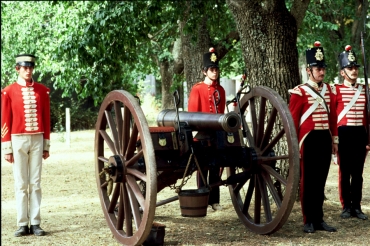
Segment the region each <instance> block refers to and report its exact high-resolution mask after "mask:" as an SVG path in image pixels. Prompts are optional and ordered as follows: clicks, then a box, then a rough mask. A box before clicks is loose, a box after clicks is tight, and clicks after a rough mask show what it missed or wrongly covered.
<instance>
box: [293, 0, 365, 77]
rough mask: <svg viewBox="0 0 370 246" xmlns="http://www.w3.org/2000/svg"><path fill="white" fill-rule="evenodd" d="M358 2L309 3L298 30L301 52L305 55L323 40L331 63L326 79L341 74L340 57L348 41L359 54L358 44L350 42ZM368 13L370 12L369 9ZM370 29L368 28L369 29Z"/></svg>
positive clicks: (327, 57)
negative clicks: (315, 43) (308, 49)
mask: <svg viewBox="0 0 370 246" xmlns="http://www.w3.org/2000/svg"><path fill="white" fill-rule="evenodd" d="M355 3H356V1H355V0H350V1H344V0H329V1H319V2H318V1H314V2H313V3H311V4H310V5H309V9H308V11H307V12H306V15H305V19H304V22H303V24H302V26H301V28H300V30H299V33H298V34H299V35H298V40H297V48H298V51H299V55H302V56H305V50H306V49H307V48H310V47H313V44H314V42H315V41H320V42H321V45H322V47H323V48H324V51H325V61H326V64H327V65H328V68H327V69H326V71H327V72H326V75H325V81H327V82H334V78H335V77H337V76H338V71H339V68H338V60H337V57H338V55H339V53H340V52H342V51H343V50H344V47H345V46H346V45H347V44H351V46H352V47H353V49H354V50H355V51H356V53H357V54H358V55H360V53H361V52H360V47H359V44H357V43H351V39H352V38H353V37H352V28H353V21H354V20H355V19H356V18H357V17H356V8H355ZM367 13H368V16H370V14H369V10H368V11H367ZM368 19H369V18H368ZM368 22H369V20H368ZM360 25H362V24H360ZM369 31H370V30H367V33H369ZM368 37H370V36H369V35H368V36H367V39H368ZM365 40H366V37H365ZM361 72H362V71H361ZM360 76H362V75H360Z"/></svg>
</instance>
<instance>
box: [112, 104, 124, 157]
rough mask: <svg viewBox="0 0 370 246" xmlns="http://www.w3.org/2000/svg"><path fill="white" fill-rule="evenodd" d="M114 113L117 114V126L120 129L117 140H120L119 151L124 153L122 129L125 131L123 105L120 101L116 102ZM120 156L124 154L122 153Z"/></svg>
mask: <svg viewBox="0 0 370 246" xmlns="http://www.w3.org/2000/svg"><path fill="white" fill-rule="evenodd" d="M114 111H115V113H116V125H117V129H118V134H117V138H119V139H118V144H117V146H118V149H119V150H120V151H122V129H123V119H122V112H121V103H120V102H119V101H115V102H114ZM120 154H123V153H122V152H121V153H120Z"/></svg>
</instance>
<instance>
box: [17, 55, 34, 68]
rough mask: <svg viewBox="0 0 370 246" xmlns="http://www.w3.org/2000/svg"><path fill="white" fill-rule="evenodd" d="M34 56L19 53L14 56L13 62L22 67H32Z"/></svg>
mask: <svg viewBox="0 0 370 246" xmlns="http://www.w3.org/2000/svg"><path fill="white" fill-rule="evenodd" d="M35 61H36V56H34V55H30V54H20V55H17V56H16V57H15V63H16V64H17V65H19V66H23V67H34V66H35Z"/></svg>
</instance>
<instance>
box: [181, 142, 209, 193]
mask: <svg viewBox="0 0 370 246" xmlns="http://www.w3.org/2000/svg"><path fill="white" fill-rule="evenodd" d="M190 148H191V154H190V157H189V160H188V163H187V164H186V169H185V172H184V175H183V177H182V181H181V184H180V185H179V186H178V187H177V188H176V193H179V192H180V191H181V188H182V187H183V186H184V180H185V176H186V173H187V172H188V169H189V165H190V162H191V159H192V157H193V156H194V160H195V164H196V165H197V167H198V170H199V173H200V176H201V177H202V180H203V183H204V184H207V182H206V180H205V178H204V176H203V172H202V170H201V169H200V166H199V163H198V159H197V157H196V156H195V155H194V151H193V147H190ZM207 186H208V188H209V189H210V187H209V185H207Z"/></svg>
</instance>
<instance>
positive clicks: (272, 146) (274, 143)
mask: <svg viewBox="0 0 370 246" xmlns="http://www.w3.org/2000/svg"><path fill="white" fill-rule="evenodd" d="M284 134H285V131H284V129H281V130H280V131H279V133H278V134H276V136H275V137H274V138H273V139H272V140H271V141H270V143H269V144H268V145H266V147H265V148H264V149H263V151H262V155H266V153H267V151H270V150H271V149H272V148H274V147H275V145H276V144H277V143H278V142H279V140H280V139H281V138H282V137H283V136H284Z"/></svg>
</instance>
